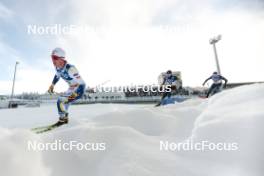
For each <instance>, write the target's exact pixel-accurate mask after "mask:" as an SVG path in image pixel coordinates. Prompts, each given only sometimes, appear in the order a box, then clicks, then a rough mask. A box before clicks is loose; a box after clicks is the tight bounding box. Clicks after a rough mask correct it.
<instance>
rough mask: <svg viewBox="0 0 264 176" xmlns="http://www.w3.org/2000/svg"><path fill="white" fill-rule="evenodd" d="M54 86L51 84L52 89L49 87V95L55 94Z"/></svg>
mask: <svg viewBox="0 0 264 176" xmlns="http://www.w3.org/2000/svg"><path fill="white" fill-rule="evenodd" d="M53 90H54V85H53V84H51V85H50V87H49V90H48V92H49V94H52V93H54V91H53Z"/></svg>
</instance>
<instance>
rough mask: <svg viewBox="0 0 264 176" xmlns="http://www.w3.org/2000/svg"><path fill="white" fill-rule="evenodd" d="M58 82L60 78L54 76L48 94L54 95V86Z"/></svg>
mask: <svg viewBox="0 0 264 176" xmlns="http://www.w3.org/2000/svg"><path fill="white" fill-rule="evenodd" d="M59 80H60V76H58V75H57V74H56V75H55V76H54V78H53V80H52V84H51V85H50V86H49V90H48V92H49V93H50V94H51V93H54V86H55V84H56V83H57V82H58V81H59Z"/></svg>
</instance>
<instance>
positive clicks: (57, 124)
mask: <svg viewBox="0 0 264 176" xmlns="http://www.w3.org/2000/svg"><path fill="white" fill-rule="evenodd" d="M68 115H69V114H68V113H66V114H65V116H64V117H60V118H59V121H58V122H57V123H55V124H54V126H61V125H64V124H67V123H68V122H69V118H68Z"/></svg>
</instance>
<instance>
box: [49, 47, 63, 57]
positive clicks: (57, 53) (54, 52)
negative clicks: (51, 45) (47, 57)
mask: <svg viewBox="0 0 264 176" xmlns="http://www.w3.org/2000/svg"><path fill="white" fill-rule="evenodd" d="M51 55H52V56H57V57H62V58H65V51H64V50H63V49H62V48H55V49H54V50H52V53H51Z"/></svg>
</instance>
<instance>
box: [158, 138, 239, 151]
mask: <svg viewBox="0 0 264 176" xmlns="http://www.w3.org/2000/svg"><path fill="white" fill-rule="evenodd" d="M238 149H239V147H238V143H235V142H234V143H225V142H219V143H213V142H209V141H200V142H193V141H192V140H187V141H185V142H180V143H175V142H169V141H160V150H161V151H236V150H238Z"/></svg>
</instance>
